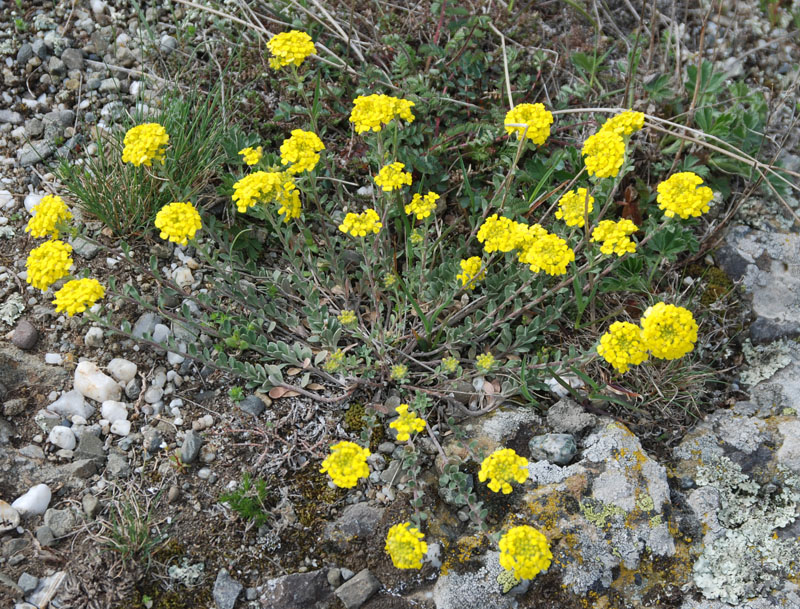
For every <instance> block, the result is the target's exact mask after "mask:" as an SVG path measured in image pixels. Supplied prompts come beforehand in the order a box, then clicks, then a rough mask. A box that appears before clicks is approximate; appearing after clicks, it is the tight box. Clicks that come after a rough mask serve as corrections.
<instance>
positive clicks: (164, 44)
mask: <svg viewBox="0 0 800 609" xmlns="http://www.w3.org/2000/svg"><path fill="white" fill-rule="evenodd" d="M177 48H178V41H177V40H176V39H175V38H173V37H172V36H169V35H167V34H164V35H163V36H162V37H161V40H160V41H159V42H158V50H159V51H161V52H162V53H164V55H169V54H171V53H172V52H173V51H174V50H175V49H177Z"/></svg>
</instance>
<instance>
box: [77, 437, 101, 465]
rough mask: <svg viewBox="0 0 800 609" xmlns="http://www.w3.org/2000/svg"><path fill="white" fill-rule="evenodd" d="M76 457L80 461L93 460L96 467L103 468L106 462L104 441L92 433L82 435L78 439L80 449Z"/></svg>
mask: <svg viewBox="0 0 800 609" xmlns="http://www.w3.org/2000/svg"><path fill="white" fill-rule="evenodd" d="M75 456H76V457H78V458H79V459H91V460H92V461H94V462H95V465H97V466H102V465H103V464H104V463H105V460H106V453H105V451H104V450H103V441H102V440H101V439H100V438H98V437H97V436H96V435H94V434H92V433H88V432H86V433H82V434H81V435H80V437H79V438H78V448H77V449H75Z"/></svg>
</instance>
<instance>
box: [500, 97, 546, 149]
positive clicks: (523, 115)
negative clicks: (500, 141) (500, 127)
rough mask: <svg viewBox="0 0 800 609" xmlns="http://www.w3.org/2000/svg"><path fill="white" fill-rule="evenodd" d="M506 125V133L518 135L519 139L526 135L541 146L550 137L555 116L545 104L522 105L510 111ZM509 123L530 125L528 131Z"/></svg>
mask: <svg viewBox="0 0 800 609" xmlns="http://www.w3.org/2000/svg"><path fill="white" fill-rule="evenodd" d="M504 123H505V125H506V127H505V129H506V133H508V134H511V133H516V134H517V138H518V139H519V138H521V137H522V134H523V133H525V137H526V138H527V139H529V140H531V141H532V142H533V143H534V144H536V145H537V146H541V145H542V144H544V143H545V141H546V140H547V138H548V137H550V125H552V124H553V115H552V114H551V113H550V112H549V111H548V110H546V109H545V107H544V104H520V105H518V106H516V107H514V108H513V109H511V110H509V111H508V113H507V114H506V119H505V121H504ZM509 123H519V124H524V125H528V131H527V132H526V131H525V128H524V127H510V126H508V125H509Z"/></svg>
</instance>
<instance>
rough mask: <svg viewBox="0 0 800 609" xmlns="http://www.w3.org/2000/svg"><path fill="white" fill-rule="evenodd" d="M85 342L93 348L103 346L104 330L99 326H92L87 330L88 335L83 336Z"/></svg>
mask: <svg viewBox="0 0 800 609" xmlns="http://www.w3.org/2000/svg"><path fill="white" fill-rule="evenodd" d="M83 344H84V345H86V346H87V347H91V348H93V349H99V348H100V347H102V346H103V330H102V329H101V328H97V327H94V326H93V327H91V328H89V329H88V330H87V331H86V336H84V337H83Z"/></svg>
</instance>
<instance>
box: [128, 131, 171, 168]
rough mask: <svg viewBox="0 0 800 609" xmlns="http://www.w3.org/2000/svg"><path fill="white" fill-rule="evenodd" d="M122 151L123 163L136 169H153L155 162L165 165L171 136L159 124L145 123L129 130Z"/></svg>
mask: <svg viewBox="0 0 800 609" xmlns="http://www.w3.org/2000/svg"><path fill="white" fill-rule="evenodd" d="M122 143H123V144H124V145H125V147H124V148H123V149H122V162H123V163H130V164H131V165H134V166H136V167H139V166H140V165H145V166H146V167H151V166H152V164H153V161H161V164H162V165H163V164H164V154H165V152H166V148H167V144H168V143H169V134H168V133H167V131H166V129H164V127H162V126H161V125H159V124H158V123H145V124H143V125H137V126H136V127H132V128H131V129H128V132H127V133H126V134H125V139H124V140H122Z"/></svg>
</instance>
